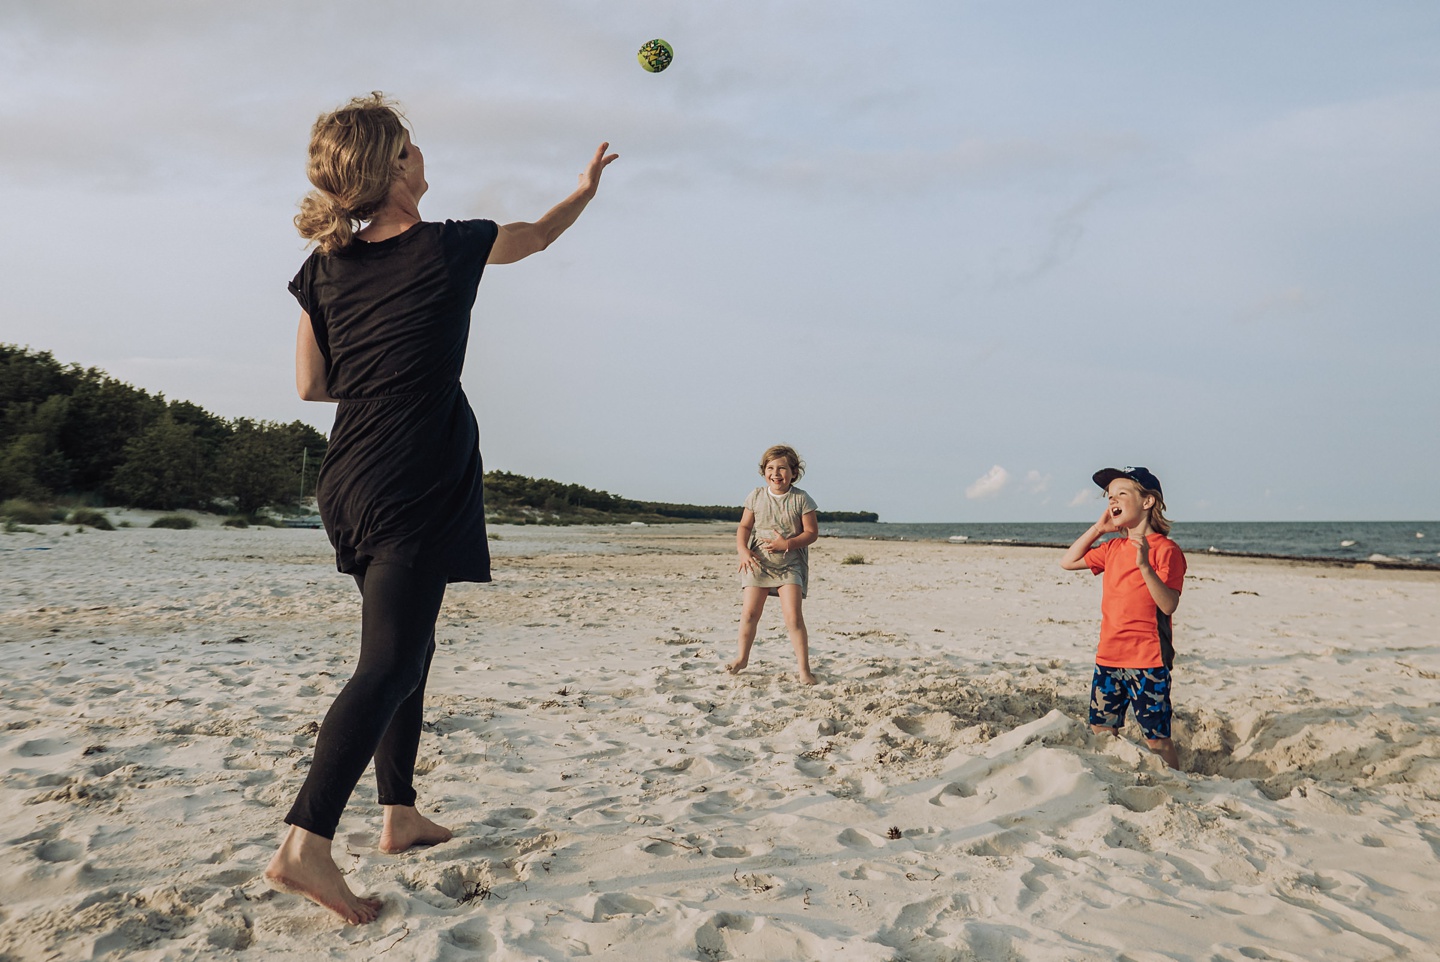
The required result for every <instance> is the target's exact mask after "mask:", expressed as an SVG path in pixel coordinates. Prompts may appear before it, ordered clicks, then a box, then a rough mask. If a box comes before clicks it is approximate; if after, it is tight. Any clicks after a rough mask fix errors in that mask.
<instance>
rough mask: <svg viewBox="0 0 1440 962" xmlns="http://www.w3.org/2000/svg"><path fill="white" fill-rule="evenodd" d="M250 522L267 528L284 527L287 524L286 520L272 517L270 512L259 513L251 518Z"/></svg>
mask: <svg viewBox="0 0 1440 962" xmlns="http://www.w3.org/2000/svg"><path fill="white" fill-rule="evenodd" d="M250 523H251V524H258V525H261V526H262V527H266V528H283V527H284V526H285V522H283V521H281V520H280V519H279V518H275V517H271V516H270V515H268V514H257V515H255V516H254V517H252V518H250Z"/></svg>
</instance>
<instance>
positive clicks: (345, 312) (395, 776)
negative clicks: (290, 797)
mask: <svg viewBox="0 0 1440 962" xmlns="http://www.w3.org/2000/svg"><path fill="white" fill-rule="evenodd" d="M607 146H609V145H608V144H601V145H600V149H599V150H597V151H595V156H594V157H592V158H591V159H590V163H589V164H588V165H587V166H586V168H585V171H584V173H582V174H581V175H580V186H579V188H578V189H577V190H576V191H575V192H574V193H572V194H571V195H570V196H569V197H567V198H566V199H565V200H563V201H561V202H560V203H559V204H558V205H556V206H555V207H554V208H553V209H552V210H550V211H549V213H547V214H546V215H545V216H544V217H542V218H540V219H539V220H538V221H536V222H535V223H533V224H531V223H513V224H506V225H504V226H497V225H496V224H495V223H494V222H493V221H488V220H467V221H448V220H447V221H445V222H443V223H433V222H427V221H422V220H421V219H420V211H419V203H420V198H421V196H423V195H424V193H425V191H426V189H427V188H428V186H429V185H428V184H427V183H426V181H425V159H424V157H423V156H422V155H421V153H420V148H418V147H417V146H415V144H414V143H412V142H411V140H410V134H409V131H408V130H406V127H405V124H404V121H403V117H402V116H401V114H400V113H399V111H398V110H397V109H396V107H395V105H394V104H393V103H392V102H390V101H388V100H386V99H385V98H384V96H383V95H381V94H379V93H375V94H372V95H371V96H369V97H359V98H356V99H354V100H352V101H351V102H350V103H349V104H347V105H346V106H344V107H342V108H340V109H339V110H336V111H334V112H333V113H329V114H325V115H323V116H321V117H320V119H319V120H317V121H316V122H315V126H314V128H313V129H312V130H311V136H310V161H309V164H308V166H307V169H306V174H307V176H308V177H309V179H310V183H311V184H313V185H314V187H315V189H314V190H313V191H311V192H310V194H309V195H308V196H307V197H306V198H305V199H304V201H303V202H302V204H301V207H300V214H299V216H297V217H296V218H295V225H296V227H297V228H298V229H299V231H300V236H302V237H304V238H306V239H307V240H311V241H313V242H314V243H315V245H316V247H317V248H318V249H317V250H316V251H315V252H314V253H312V254H311V255H310V257H309V259H308V260H306V261H305V264H304V266H303V267H301V269H300V273H299V274H297V275H296V276H295V279H294V280H293V281H291V283H290V291H291V293H292V294H294V295H295V298H296V300H298V301H299V302H300V307H301V314H300V329H299V332H298V334H297V337H296V345H295V379H296V385H297V387H298V389H299V392H300V396H301V397H302V398H304V399H305V400H307V401H332V402H336V404H337V408H336V412H335V427H334V429H333V430H332V432H331V434H330V447H329V450H328V452H327V453H326V455H325V460H324V462H323V464H322V465H321V468H320V480H319V485H318V489H317V492H316V497H317V499H318V500H319V503H320V515H321V518H322V519H323V520H324V522H325V530H326V533H327V534H328V535H329V536H330V542H331V543H332V544H333V545H334V546H335V557H336V562H337V566H338V567H339V569H340V570H341V571H344V572H347V573H348V574H350V575H352V576H353V577H354V578H355V582H356V584H358V585H359V586H360V594H361V598H362V602H361V605H362V607H361V628H360V660H359V662H358V664H357V665H356V667H355V674H354V676H353V677H351V679H350V681H349V682H348V683H347V684H346V685H345V688H344V689H343V690H342V691H341V692H340V694H339V695H338V696H337V697H336V699H335V702H334V704H333V705H332V706H331V707H330V711H329V713H328V714H327V715H326V716H325V721H324V723H323V724H322V725H321V726H320V732H319V735H318V737H317V738H316V740H315V758H314V761H313V762H312V763H311V765H310V771H309V774H308V775H307V776H306V778H305V784H304V786H303V787H302V788H301V789H300V794H299V796H298V797H297V798H296V799H295V804H294V807H292V808H291V809H290V814H289V815H287V816H286V817H285V821H286V822H287V823H289V825H290V828H289V830H288V831H287V833H286V835H285V839H284V841H283V842H282V843H281V845H280V849H279V851H278V852H276V853H275V857H274V858H273V859H271V861H270V865H269V867H267V868H266V869H265V878H266V880H267V881H268V882H269V883H270V884H271V885H272V886H274V887H276V888H279V889H282V890H284V891H288V892H294V893H297V894H299V895H303V896H305V897H306V898H308V899H310V900H312V901H314V902H316V903H317V904H319V905H321V906H324V907H325V908H327V909H330V910H331V911H332V912H334V913H335V914H337V915H339V916H340V917H341V918H342V919H344V920H345V921H346V922H349V923H351V924H359V923H362V922H370V921H373V920H374V919H375V917H376V916H377V915H378V914H379V911H380V902H379V900H377V899H372V898H361V897H359V896H357V895H356V894H355V893H353V892H352V891H350V887H349V886H348V885H346V884H345V878H344V876H343V875H341V873H340V869H339V867H338V866H337V865H336V864H335V861H334V859H333V858H332V857H331V855H330V844H331V840H332V839H333V838H334V836H335V829H336V826H337V825H338V823H339V821H340V813H341V812H342V811H343V810H344V808H345V803H346V802H347V801H348V800H349V798H350V793H351V792H352V791H354V789H355V785H356V783H357V782H358V781H359V780H360V776H361V774H363V773H364V771H365V767H366V766H367V765H368V764H369V763H370V760H371V758H372V757H373V758H374V760H375V778H376V781H377V782H378V784H379V789H380V793H379V795H380V804H381V805H382V806H383V807H384V812H385V815H384V824H383V827H382V829H381V833H380V848H381V850H382V851H385V852H391V853H394V852H402V851H404V850H406V849H407V848H409V847H411V846H412V845H433V844H436V843H439V842H443V841H446V840H447V839H449V838H450V830H449V829H447V828H445V827H443V826H441V825H437V824H436V823H434V822H432V821H431V820H430V819H428V818H426V817H425V816H423V815H421V814H420V813H419V811H418V810H417V809H416V808H415V788H414V785H413V779H414V774H415V753H416V749H417V747H418V745H419V741H420V724H421V720H422V714H423V709H424V695H425V680H426V677H427V675H428V674H429V671H430V658H431V656H432V655H433V654H434V651H435V620H436V617H437V615H438V614H439V611H440V602H441V599H442V598H443V597H444V595H445V586H446V585H447V584H448V583H450V582H452V581H489V580H490V555H489V550H488V545H487V541H486V538H485V508H484V504H483V503H482V501H481V475H482V473H483V469H482V467H481V463H480V450H479V446H478V439H479V431H478V428H477V427H476V423H475V415H474V413H473V412H472V411H471V409H470V404H469V402H468V401H467V400H466V398H465V394H464V392H463V391H462V390H461V389H460V371H461V367H462V366H463V364H464V360H465V346H466V342H467V339H468V337H469V333H470V308H471V305H473V304H474V302H475V292H476V287H477V286H478V285H479V283H480V275H481V273H482V272H483V271H484V269H485V267H486V265H487V264H510V263H514V262H515V261H518V260H521V259H523V258H525V257H529V256H530V255H531V254H534V253H536V252H538V251H542V250H544V249H545V248H546V247H547V246H549V244H550V243H551V242H552V241H554V240H555V238H557V237H559V236H560V234H561V233H562V232H564V230H565V229H566V228H567V227H569V226H570V225H571V224H573V223H574V222H575V219H576V218H577V217H579V216H580V212H581V211H583V210H584V209H585V205H586V204H588V203H589V202H590V199H591V198H592V197H594V196H595V191H596V189H597V188H598V187H599V185H600V174H601V172H602V171H603V170H604V169H605V167H606V166H607V165H609V164H610V162H611V161H613V160H614V159H615V157H616V155H615V154H610V155H608V156H607V155H606V154H605V148H606V147H607ZM361 225H364V226H363V227H362V226H361ZM357 229H358V230H357Z"/></svg>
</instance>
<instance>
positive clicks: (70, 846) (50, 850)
mask: <svg viewBox="0 0 1440 962" xmlns="http://www.w3.org/2000/svg"><path fill="white" fill-rule="evenodd" d="M84 854H85V846H83V845H81V844H80V843H79V842H75V841H71V840H70V839H68V838H56V839H51V840H50V841H48V842H42V843H40V845H39V846H38V847H37V848H36V849H35V857H36V858H38V859H39V860H40V861H42V862H73V861H75V860H76V859H77V858H79V857H80V856H82V855H84Z"/></svg>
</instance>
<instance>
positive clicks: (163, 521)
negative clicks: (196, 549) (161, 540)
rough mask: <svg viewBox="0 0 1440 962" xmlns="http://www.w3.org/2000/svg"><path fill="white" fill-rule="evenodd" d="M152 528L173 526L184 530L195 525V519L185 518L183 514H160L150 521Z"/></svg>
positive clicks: (177, 529)
mask: <svg viewBox="0 0 1440 962" xmlns="http://www.w3.org/2000/svg"><path fill="white" fill-rule="evenodd" d="M150 527H152V528H174V529H175V530H176V531H186V530H188V529H190V528H193V527H195V519H194V518H187V517H185V516H184V515H183V514H162V515H161V516H160V517H158V518H156V519H155V520H154V521H152V522H150Z"/></svg>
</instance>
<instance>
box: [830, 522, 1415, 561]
mask: <svg viewBox="0 0 1440 962" xmlns="http://www.w3.org/2000/svg"><path fill="white" fill-rule="evenodd" d="M1086 526H1087V525H1086V524H1085V523H1082V522H1076V523H1074V524H964V523H956V524H885V523H877V524H860V523H856V522H834V523H824V524H821V525H820V533H821V534H822V535H831V536H834V537H840V538H885V539H890V538H896V539H904V540H906V541H946V540H949V539H950V538H965V539H966V540H967V541H972V542H978V543H983V542H1020V543H1028V544H1053V545H1056V546H1058V547H1066V546H1068V545H1069V544H1070V543H1071V542H1072V541H1074V540H1075V539H1076V538H1078V537H1080V535H1082V534H1084V533H1085V528H1086ZM1170 537H1171V538H1173V539H1175V542H1176V543H1177V544H1179V545H1180V547H1181V548H1184V549H1185V550H1186V551H1188V552H1197V551H1209V550H1212V549H1213V550H1215V551H1220V552H1225V553H1228V554H1260V555H1281V556H1283V557H1287V558H1330V559H1334V560H1337V561H1382V562H1383V561H1402V562H1408V563H1410V564H1423V565H1431V566H1435V567H1440V521H1197V522H1192V523H1183V524H1176V525H1175V527H1174V529H1172V530H1171V532H1170Z"/></svg>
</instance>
